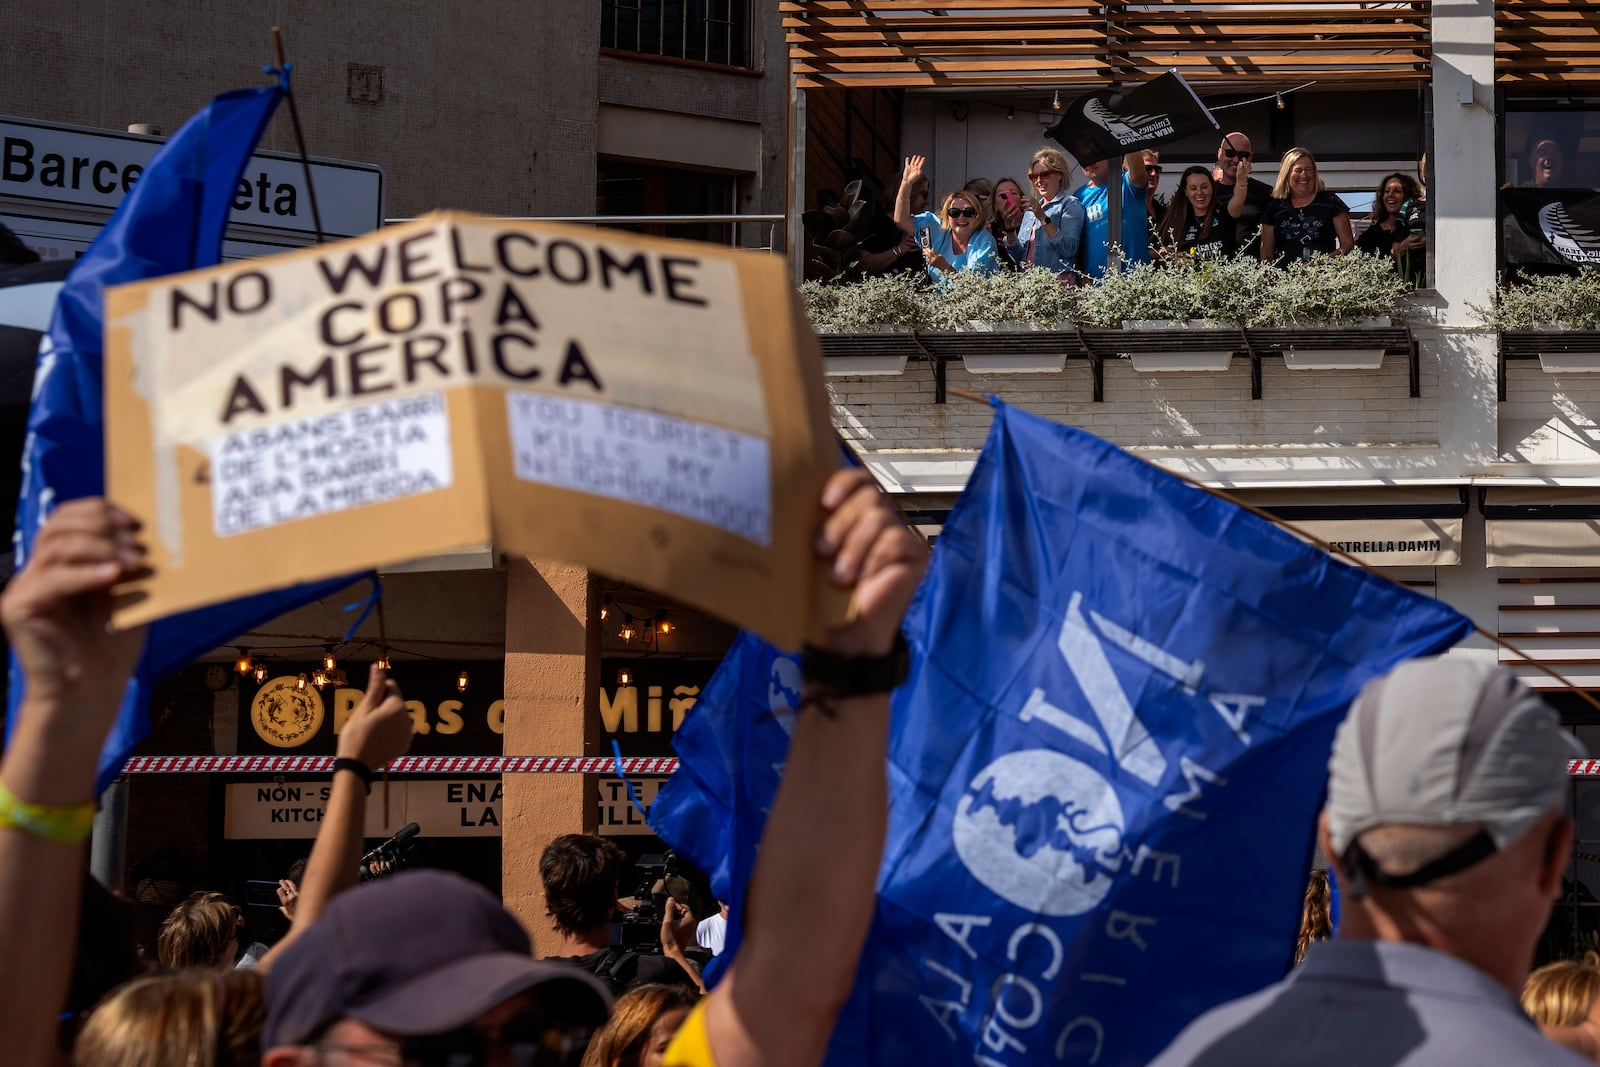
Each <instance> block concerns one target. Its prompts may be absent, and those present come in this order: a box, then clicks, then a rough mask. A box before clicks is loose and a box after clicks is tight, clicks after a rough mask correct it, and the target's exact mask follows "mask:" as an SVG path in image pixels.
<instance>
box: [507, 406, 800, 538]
mask: <svg viewBox="0 0 1600 1067" xmlns="http://www.w3.org/2000/svg"><path fill="white" fill-rule="evenodd" d="M506 407H507V413H508V415H509V417H510V429H511V449H512V452H513V454H514V458H515V462H516V470H517V477H518V478H521V479H522V480H523V481H525V482H538V483H540V484H543V485H556V486H560V487H561V488H563V489H575V490H577V491H579V492H583V493H593V494H594V495H596V496H604V497H610V498H612V499H613V500H626V501H630V502H632V503H636V504H643V505H645V506H647V507H652V508H659V509H661V510H662V511H670V512H672V513H673V514H676V515H682V516H683V517H685V518H689V519H694V520H696V521H697V522H703V523H706V524H708V525H711V526H715V527H717V528H718V529H722V530H727V531H728V532H729V533H733V534H737V535H738V536H740V537H743V538H745V539H746V540H748V541H753V542H755V543H756V544H758V545H763V546H765V545H768V544H770V543H771V541H772V472H771V464H770V458H769V455H768V448H767V442H766V440H765V439H764V438H761V437H754V436H751V435H750V434H744V433H736V432H734V431H732V430H725V429H723V428H722V427H720V426H708V425H706V424H705V423H703V422H694V421H692V420H689V419H678V418H673V417H672V416H670V415H662V414H658V413H657V412H653V411H642V410H640V409H638V408H632V407H625V406H623V405H621V404H601V403H596V402H594V401H591V400H569V399H567V398H566V397H559V396H550V395H548V394H541V393H527V392H513V391H509V390H508V391H507V392H506Z"/></svg>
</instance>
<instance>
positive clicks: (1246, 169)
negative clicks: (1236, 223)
mask: <svg viewBox="0 0 1600 1067" xmlns="http://www.w3.org/2000/svg"><path fill="white" fill-rule="evenodd" d="M1249 199H1250V161H1249V160H1248V159H1241V160H1239V169H1238V170H1237V171H1235V172H1234V179H1233V195H1232V196H1231V197H1229V198H1228V214H1229V215H1232V216H1233V217H1234V218H1236V219H1237V218H1240V217H1242V216H1243V215H1244V206H1245V203H1246V202H1247V201H1248V200H1249Z"/></svg>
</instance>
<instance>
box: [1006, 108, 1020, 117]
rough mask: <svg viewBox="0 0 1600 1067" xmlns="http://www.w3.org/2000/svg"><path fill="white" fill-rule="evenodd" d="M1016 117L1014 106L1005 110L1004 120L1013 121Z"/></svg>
mask: <svg viewBox="0 0 1600 1067" xmlns="http://www.w3.org/2000/svg"><path fill="white" fill-rule="evenodd" d="M1016 117H1017V109H1016V105H1012V106H1011V107H1008V108H1006V118H1007V119H1015V118H1016Z"/></svg>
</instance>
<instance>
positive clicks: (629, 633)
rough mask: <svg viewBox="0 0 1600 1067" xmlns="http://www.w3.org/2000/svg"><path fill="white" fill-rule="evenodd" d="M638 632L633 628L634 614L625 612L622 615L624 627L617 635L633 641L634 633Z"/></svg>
mask: <svg viewBox="0 0 1600 1067" xmlns="http://www.w3.org/2000/svg"><path fill="white" fill-rule="evenodd" d="M637 632H638V631H636V630H635V629H634V628H633V616H632V615H628V614H626V613H625V614H624V615H623V616H622V629H620V630H618V631H617V636H618V637H620V638H622V639H623V640H624V641H632V640H633V635H634V634H635V633H637Z"/></svg>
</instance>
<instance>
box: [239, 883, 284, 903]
mask: <svg viewBox="0 0 1600 1067" xmlns="http://www.w3.org/2000/svg"><path fill="white" fill-rule="evenodd" d="M244 902H245V904H246V905H247V906H249V907H252V908H276V907H277V906H278V905H279V904H281V903H282V901H280V900H279V899H278V883H277V882H260V881H250V882H246V883H245V884H244Z"/></svg>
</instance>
